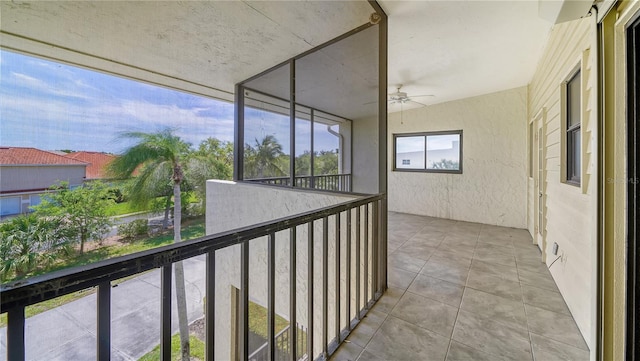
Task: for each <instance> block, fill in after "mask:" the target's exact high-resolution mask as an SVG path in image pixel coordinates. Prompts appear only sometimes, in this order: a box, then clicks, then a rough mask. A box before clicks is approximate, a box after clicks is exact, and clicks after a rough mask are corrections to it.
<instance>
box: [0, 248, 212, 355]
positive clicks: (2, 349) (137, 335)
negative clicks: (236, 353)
mask: <svg viewBox="0 0 640 361" xmlns="http://www.w3.org/2000/svg"><path fill="white" fill-rule="evenodd" d="M184 270H185V279H186V281H187V285H186V291H187V310H188V315H189V321H190V322H191V321H193V320H195V319H197V318H199V317H201V316H202V314H203V302H202V301H203V298H204V296H205V289H204V283H205V258H204V256H199V257H194V258H192V259H189V260H187V261H185V262H184ZM173 295H174V300H173V302H172V305H173V311H172V316H173V322H172V328H173V330H174V332H177V330H178V322H177V311H176V308H175V305H176V302H175V291H174V292H173ZM25 333H26V349H27V360H65V361H66V360H74V361H76V360H95V359H96V295H95V294H92V295H89V296H87V297H83V298H81V299H79V300H76V301H73V302H70V303H67V304H65V305H62V306H60V307H56V308H54V309H52V310H49V311H46V312H43V313H41V314H39V315H36V316H33V317H30V318H28V319H27V322H26V330H25ZM159 342H160V271H159V270H154V271H151V272H148V273H145V274H143V275H141V276H138V277H136V278H133V279H130V280H127V281H125V282H123V283H120V284H119V285H118V286H117V287H115V288H113V289H112V292H111V350H112V351H111V359H112V360H114V361H119V360H137V359H138V358H140V357H141V356H142V355H144V354H146V353H147V352H149V351H151V350H152V349H153V348H154V347H155V346H156V345H158V344H159ZM6 357H7V355H6V329H5V328H2V329H0V360H6Z"/></svg>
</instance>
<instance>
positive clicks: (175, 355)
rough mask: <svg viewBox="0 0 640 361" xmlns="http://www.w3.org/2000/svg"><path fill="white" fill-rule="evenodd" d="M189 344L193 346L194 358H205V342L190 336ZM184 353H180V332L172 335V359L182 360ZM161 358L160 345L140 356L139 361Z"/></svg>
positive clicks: (191, 353) (155, 360)
mask: <svg viewBox="0 0 640 361" xmlns="http://www.w3.org/2000/svg"><path fill="white" fill-rule="evenodd" d="M189 345H190V347H191V350H190V351H191V352H190V356H191V359H192V360H193V359H194V358H195V359H198V360H204V342H202V341H200V340H199V339H198V338H197V337H195V336H193V335H190V336H189ZM181 359H182V354H181V353H180V334H175V335H173V337H171V360H172V361H180V360H181ZM157 360H160V345H158V346H156V347H155V348H154V349H153V350H151V351H149V353H147V354H146V355H144V356H142V357H140V358H139V359H138V361H157Z"/></svg>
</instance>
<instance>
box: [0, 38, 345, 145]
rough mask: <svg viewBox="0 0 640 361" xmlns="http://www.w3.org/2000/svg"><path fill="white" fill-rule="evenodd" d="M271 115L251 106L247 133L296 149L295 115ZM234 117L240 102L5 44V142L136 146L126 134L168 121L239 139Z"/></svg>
mask: <svg viewBox="0 0 640 361" xmlns="http://www.w3.org/2000/svg"><path fill="white" fill-rule="evenodd" d="M263 113H265V112H260V111H257V110H250V111H248V112H247V115H246V117H254V118H255V119H259V122H258V123H256V126H254V127H250V128H251V129H247V130H246V135H247V138H246V139H253V138H254V137H257V138H261V137H263V136H264V135H267V134H274V135H276V138H279V140H280V142H281V143H282V145H283V149H284V151H285V152H287V153H288V152H289V144H288V143H289V140H288V134H289V131H288V128H286V127H287V124H288V123H287V121H282V120H280V119H279V118H280V116H278V115H275V114H271V113H266V114H263ZM233 119H234V117H233V104H232V103H227V102H223V101H219V100H214V99H210V98H206V97H202V96H196V95H192V94H188V93H182V92H178V91H174V90H170V89H166V88H162V87H158V86H152V85H148V84H145V83H140V82H135V81H132V80H128V79H124V78H120V77H116V76H111V75H106V74H103V73H99V72H94V71H89V70H86V69H82V68H77V67H72V66H68V65H65V64H60V63H56V62H52V61H47V60H42V59H39V58H34V57H28V56H24V55H20V54H16V53H12V52H7V51H3V50H0V145H2V146H20V147H35V148H39V149H45V150H59V149H72V150H87V151H100V152H110V153H119V152H121V151H123V150H124V149H126V147H128V146H130V145H131V144H128V143H126V141H124V140H123V139H121V138H119V137H118V135H119V133H121V132H124V131H145V132H152V131H157V130H160V129H164V128H166V127H170V128H173V129H176V134H177V135H178V136H180V137H181V138H182V139H184V140H185V141H187V142H189V143H191V144H193V145H194V146H196V145H197V144H199V143H200V142H201V141H202V140H204V139H206V138H208V137H214V138H218V139H220V140H224V141H233V122H234V120H233ZM301 136H304V135H303V134H301ZM306 136H307V137H308V133H307V135H306ZM316 144H317V146H316V150H320V149H331V148H334V149H335V147H336V144H337V140H336V139H335V137H332V136H327V135H326V134H325V135H319V136H318V137H317V139H316ZM296 153H299V152H296Z"/></svg>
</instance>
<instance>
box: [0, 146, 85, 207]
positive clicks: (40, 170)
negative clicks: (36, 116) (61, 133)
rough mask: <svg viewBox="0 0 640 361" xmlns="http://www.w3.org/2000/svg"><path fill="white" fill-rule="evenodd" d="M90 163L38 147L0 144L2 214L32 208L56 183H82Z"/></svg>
mask: <svg viewBox="0 0 640 361" xmlns="http://www.w3.org/2000/svg"><path fill="white" fill-rule="evenodd" d="M88 166H89V163H87V162H84V161H82V160H78V159H73V158H70V157H67V156H63V155H59V154H56V153H53V152H48V151H44V150H40V149H36V148H25V147H6V146H0V216H8V215H14V214H20V213H26V212H28V211H29V207H31V206H34V205H37V204H39V203H40V197H41V195H42V194H43V193H46V192H47V191H48V189H49V187H51V186H52V185H54V184H56V183H57V182H61V181H63V182H68V183H69V186H70V187H77V186H79V185H81V184H82V183H83V182H84V181H85V178H86V172H87V168H88Z"/></svg>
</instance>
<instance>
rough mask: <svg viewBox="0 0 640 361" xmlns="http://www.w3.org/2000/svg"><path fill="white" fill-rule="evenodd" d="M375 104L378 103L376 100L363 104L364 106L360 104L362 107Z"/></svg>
mask: <svg viewBox="0 0 640 361" xmlns="http://www.w3.org/2000/svg"><path fill="white" fill-rule="evenodd" d="M377 102H378V101H377V100H374V101H372V102H367V103H364V104H362V105H369V104H373V103H377Z"/></svg>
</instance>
